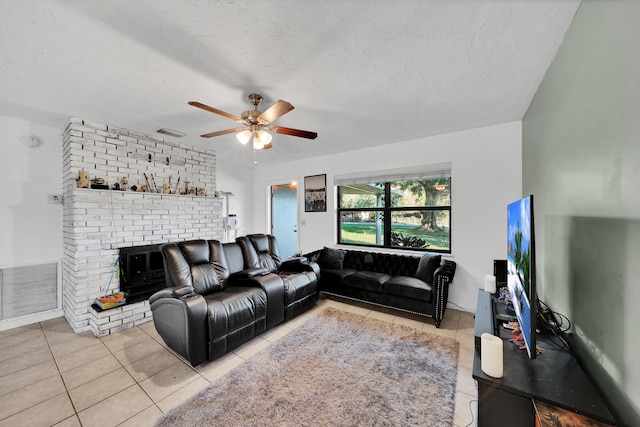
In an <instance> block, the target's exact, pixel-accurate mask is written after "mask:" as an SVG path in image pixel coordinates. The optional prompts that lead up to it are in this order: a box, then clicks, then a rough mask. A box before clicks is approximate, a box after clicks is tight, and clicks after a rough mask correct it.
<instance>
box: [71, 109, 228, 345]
mask: <svg viewBox="0 0 640 427" xmlns="http://www.w3.org/2000/svg"><path fill="white" fill-rule="evenodd" d="M63 144H64V157H63V159H64V167H63V173H64V213H63V221H64V224H63V245H64V255H63V301H62V303H63V310H64V313H65V317H66V318H67V320H68V322H69V324H70V325H71V326H72V327H73V329H74V330H75V331H76V332H82V331H86V330H91V331H92V332H93V333H94V335H96V336H103V335H107V334H110V333H114V332H117V331H120V330H122V329H126V328H129V327H132V326H134V325H137V324H140V323H144V322H147V321H149V320H151V312H150V307H149V304H148V302H146V301H144V302H139V303H135V304H129V305H125V306H123V307H118V308H115V309H111V310H106V311H104V312H100V313H99V312H97V311H96V310H94V309H93V308H92V307H91V304H92V303H93V301H94V299H95V298H96V297H98V296H100V295H102V294H104V293H105V291H106V290H107V287H108V286H109V280H110V277H111V274H112V271H113V267H114V263H115V261H116V259H117V257H118V253H119V248H121V247H127V246H142V245H148V244H158V243H164V242H169V241H181V240H189V239H196V238H202V239H219V240H222V238H223V233H224V230H223V224H222V200H221V199H220V198H217V197H212V195H213V194H214V193H215V190H216V180H215V175H216V163H215V162H216V157H215V152H214V151H213V150H208V149H203V148H196V147H193V146H189V145H186V144H178V143H174V142H170V141H164V140H162V139H156V138H152V137H149V136H146V135H141V134H138V133H134V132H130V131H127V130H125V129H121V128H115V127H111V126H107V125H104V124H100V123H94V122H89V121H86V120H80V119H75V118H73V119H71V121H70V123H69V125H68V126H67V128H66V130H65V132H64V135H63ZM80 170H86V171H88V172H89V174H90V178H91V179H93V178H95V177H101V178H103V179H104V180H105V182H106V183H107V184H109V185H110V186H111V185H112V184H113V183H115V182H119V181H120V178H121V177H123V176H126V177H128V180H129V185H137V186H138V187H139V186H140V185H143V184H146V181H145V179H144V174H146V175H147V177H149V178H150V176H151V175H152V174H153V176H154V179H155V182H156V185H157V186H158V187H159V190H160V191H162V190H161V187H162V183H163V182H167V183H168V180H169V177H170V176H171V177H172V183H173V184H175V183H176V181H177V178H178V176H179V177H180V189H181V191H182V192H184V191H185V183H186V182H188V183H189V187H191V188H193V187H198V188H203V189H204V191H205V193H206V194H208V196H195V195H180V194H162V193H150V192H146V193H142V192H133V191H114V190H95V189H81V188H77V186H76V178H77V176H78V172H79V171H80ZM172 189H173V188H172ZM117 290H119V279H118V278H117V277H114V278H113V279H112V280H111V284H110V287H109V291H117Z"/></svg>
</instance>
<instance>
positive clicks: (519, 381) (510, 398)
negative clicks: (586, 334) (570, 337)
mask: <svg viewBox="0 0 640 427" xmlns="http://www.w3.org/2000/svg"><path fill="white" fill-rule="evenodd" d="M486 294H487V292H485V291H483V290H479V292H478V307H477V308H476V322H478V321H483V320H482V317H483V316H479V315H478V314H479V313H487V312H491V313H493V312H494V309H493V302H492V298H491V297H490V295H489V297H488V298H487V295H486ZM487 303H488V304H490V305H491V307H486V306H485V305H486V304H487ZM492 316H493V317H492V321H493V322H492V324H493V325H494V326H496V325H497V324H496V319H495V314H493V315H492ZM484 322H486V319H485V320H484ZM500 323H501V322H500ZM498 326H499V325H498ZM476 331H478V325H476ZM495 335H497V336H500V337H501V338H503V341H504V349H503V360H504V376H503V377H502V378H493V377H490V376H488V375H485V374H484V372H482V368H481V364H480V349H479V348H476V350H475V353H474V358H473V378H474V379H475V380H476V381H477V382H478V426H479V427H485V426H487V427H501V426H508V427H514V426H531V427H533V426H534V425H540V426H546V425H554V426H558V425H560V426H561V425H573V426H582V425H585V426H586V425H589V426H598V425H604V426H606V425H615V419H614V418H613V416H612V415H611V413H610V412H609V409H608V408H607V406H606V405H605V403H604V401H603V400H602V399H601V398H600V395H599V394H598V392H597V391H596V389H595V388H594V386H593V384H592V383H591V381H590V380H589V378H588V377H587V375H586V374H585V372H584V371H583V370H582V368H581V367H580V364H579V363H578V361H577V360H576V358H575V357H574V356H573V355H572V354H571V353H568V352H566V351H562V350H558V349H557V346H555V345H554V344H553V343H551V342H550V341H549V340H548V339H547V337H545V336H544V335H538V344H539V345H541V346H542V347H543V348H544V351H543V352H542V354H539V355H538V357H536V358H535V359H529V357H528V355H527V353H526V351H524V350H520V349H519V348H518V346H517V345H515V344H513V343H511V342H509V338H510V337H511V335H510V331H506V330H504V329H503V328H500V327H497V328H496V329H495ZM551 419H552V420H557V421H558V422H557V423H555V424H550V423H549V424H548V423H545V421H546V420H551ZM563 419H566V420H567V421H568V422H570V423H572V424H564V423H562V420H563ZM581 421H586V422H588V423H590V424H586V423H582V424H581V423H580V422H581ZM536 422H538V423H539V424H536Z"/></svg>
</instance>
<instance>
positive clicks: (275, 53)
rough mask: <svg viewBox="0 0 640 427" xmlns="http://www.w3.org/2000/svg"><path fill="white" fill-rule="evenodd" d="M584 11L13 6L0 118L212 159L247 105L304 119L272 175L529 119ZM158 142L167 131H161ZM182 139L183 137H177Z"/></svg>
mask: <svg viewBox="0 0 640 427" xmlns="http://www.w3.org/2000/svg"><path fill="white" fill-rule="evenodd" d="M579 4H580V1H579V0H513V1H483V0H452V1H445V0H415V1H413V0H397V1H391V0H342V1H338V0H327V1H299V0H260V1H255V0H254V1H231V0H227V1H212V0H136V1H131V0H109V1H86V0H58V1H50V0H41V1H36V0H25V1H2V2H0V115H7V116H14V117H18V118H23V119H27V120H31V121H36V122H43V123H48V124H55V125H60V126H62V125H63V124H64V123H65V122H66V121H67V118H68V117H69V116H75V117H81V118H84V119H89V120H93V121H98V122H101V123H107V124H111V125H115V126H119V127H124V128H128V129H131V130H135V131H139V132H143V133H148V134H152V135H157V134H155V131H156V129H158V128H160V127H167V128H171V129H176V130H180V131H183V132H185V133H187V136H186V137H184V138H181V139H180V140H179V141H181V142H186V143H189V144H194V145H201V146H209V147H213V148H215V149H216V150H217V152H218V158H219V161H232V162H240V163H244V162H251V161H253V156H252V153H251V148H249V147H248V146H241V145H240V144H239V143H238V142H237V141H236V139H235V137H234V135H225V136H221V137H217V138H211V139H203V138H200V137H199V136H198V135H200V134H202V133H207V132H212V131H216V130H221V129H227V128H231V127H235V123H234V122H233V121H231V120H229V119H225V118H224V117H220V116H217V115H214V114H211V113H208V112H205V111H202V110H199V109H196V108H194V107H191V106H189V105H187V102H188V101H192V100H194V101H200V102H202V103H205V104H208V105H210V106H213V107H216V108H218V109H221V110H224V111H227V112H229V113H231V114H234V115H240V113H241V112H242V111H244V110H247V109H249V108H250V107H251V105H250V103H249V101H248V99H247V95H248V94H250V93H254V92H255V93H259V94H262V95H263V96H264V101H263V104H262V105H261V107H262V110H264V109H266V107H268V106H269V105H270V104H271V103H273V102H274V101H276V100H277V99H284V100H286V101H289V102H291V103H292V104H293V105H294V106H295V109H294V110H293V111H291V112H290V113H288V114H286V115H285V116H282V117H281V118H280V119H278V120H277V121H275V124H277V125H281V126H287V127H293V128H299V129H304V130H311V131H315V132H318V134H319V136H318V138H317V139H316V140H315V141H309V140H306V139H301V138H295V137H292V136H285V135H274V138H273V147H274V148H273V149H271V150H267V151H264V152H260V153H259V154H258V156H259V157H258V158H259V161H260V162H261V163H262V162H267V163H273V162H277V161H281V160H290V159H294V158H299V157H309V156H317V155H322V154H330V153H336V152H340V151H346V150H353V149H358V148H364V147H370V146H375V145H381V144H388V143H393V142H398V141H403V140H407V139H412V138H418V137H423V136H431V135H438V134H442V133H447V132H452V131H457V130H464V129H471V128H476V127H480V126H486V125H492V124H498V123H505V122H510V121H515V120H520V119H522V117H523V115H524V113H525V111H526V109H527V107H528V105H529V102H530V101H531V98H532V97H533V95H534V93H535V91H536V89H537V87H538V85H539V83H540V81H541V80H542V78H543V77H544V73H545V71H546V70H547V68H548V66H549V65H550V63H551V61H552V60H553V58H554V57H555V54H556V52H557V50H558V47H559V46H560V43H561V42H562V38H563V37H564V34H565V32H566V30H567V28H568V26H569V25H570V23H571V20H572V19H573V16H574V14H575V12H576V10H577V8H578V6H579ZM158 136H160V135H158ZM167 139H171V140H173V139H172V138H167Z"/></svg>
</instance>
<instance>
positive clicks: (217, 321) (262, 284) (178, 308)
mask: <svg viewBox="0 0 640 427" xmlns="http://www.w3.org/2000/svg"><path fill="white" fill-rule="evenodd" d="M160 251H161V252H162V255H163V258H164V268H165V276H166V281H167V286H168V287H167V288H165V289H162V290H160V291H158V292H156V293H155V294H153V295H152V296H151V297H150V298H149V303H150V305H151V311H152V314H153V321H154V324H155V327H156V330H157V331H158V334H159V335H160V336H161V337H162V339H163V340H164V341H165V343H167V345H168V346H169V347H170V348H172V349H173V350H175V351H176V352H177V353H178V354H180V355H181V356H183V357H184V358H186V359H187V360H188V361H189V363H191V365H193V366H196V365H199V364H200V363H202V362H205V361H207V360H212V359H215V358H217V357H219V356H221V355H223V354H225V353H227V352H228V351H230V350H232V349H234V348H236V347H238V346H239V345H241V344H243V343H245V342H247V341H249V340H250V339H251V338H253V337H255V336H257V335H258V334H260V333H262V332H264V331H265V330H267V329H269V328H271V327H273V326H275V325H277V324H279V323H281V322H282V321H283V320H284V319H285V313H289V311H287V310H285V302H286V301H289V302H288V303H287V304H289V305H292V304H293V305H294V306H296V307H297V306H303V307H304V308H306V307H309V306H310V305H311V304H312V303H313V302H315V300H317V277H316V275H315V274H314V273H307V272H304V273H300V274H299V276H301V277H302V276H304V277H305V278H306V280H308V281H309V283H308V284H307V286H306V289H309V290H310V292H312V293H315V299H313V297H312V296H309V295H306V294H300V295H298V294H296V295H295V296H294V297H293V299H294V301H290V299H291V296H290V295H287V296H285V295H286V293H285V289H286V286H285V281H284V280H283V276H281V275H279V274H276V273H274V272H270V271H269V269H267V268H262V267H260V266H259V263H258V262H257V260H258V259H259V256H258V254H257V252H256V250H255V248H254V247H253V245H252V244H251V243H250V242H249V241H248V240H246V238H239V239H238V241H237V242H233V243H224V244H223V243H221V242H219V241H217V240H209V241H206V240H192V241H186V242H181V243H168V244H164V245H162V246H161V247H160ZM300 268H303V267H300ZM304 268H306V267H304ZM310 268H311V269H313V268H314V267H313V266H312V267H310ZM315 268H318V267H317V266H315ZM298 280H300V279H298ZM311 282H313V283H311ZM297 299H301V300H303V302H301V303H299V304H298V303H297ZM311 301H312V302H311ZM298 312H299V311H298ZM296 313H297V312H296ZM289 317H291V316H288V317H287V318H289Z"/></svg>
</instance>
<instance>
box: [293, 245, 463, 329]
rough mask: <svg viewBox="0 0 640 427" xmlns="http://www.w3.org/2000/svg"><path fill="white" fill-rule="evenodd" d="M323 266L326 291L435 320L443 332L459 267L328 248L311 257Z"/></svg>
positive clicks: (431, 257)
mask: <svg viewBox="0 0 640 427" xmlns="http://www.w3.org/2000/svg"><path fill="white" fill-rule="evenodd" d="M305 256H306V257H307V258H308V259H309V261H313V262H316V263H317V264H318V265H319V266H320V272H321V275H320V282H319V287H320V291H322V292H325V293H328V294H333V295H338V296H342V297H347V298H352V299H356V300H360V301H365V302H368V303H373V304H377V305H381V306H386V307H391V308H394V309H398V310H403V311H408V312H412V313H417V314H421V315H425V316H429V317H433V320H434V323H435V325H436V327H438V328H439V327H440V323H441V322H442V318H443V317H444V313H445V311H446V308H447V300H448V298H449V285H451V283H452V282H453V276H454V275H455V271H456V263H455V262H453V261H450V260H447V259H443V258H442V257H441V255H440V254H436V253H431V252H425V254H424V255H423V256H422V257H414V256H408V255H400V254H389V253H381V252H366V251H359V250H343V249H334V248H327V247H325V248H324V249H320V250H317V251H314V252H311V253H308V254H306V255H305Z"/></svg>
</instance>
